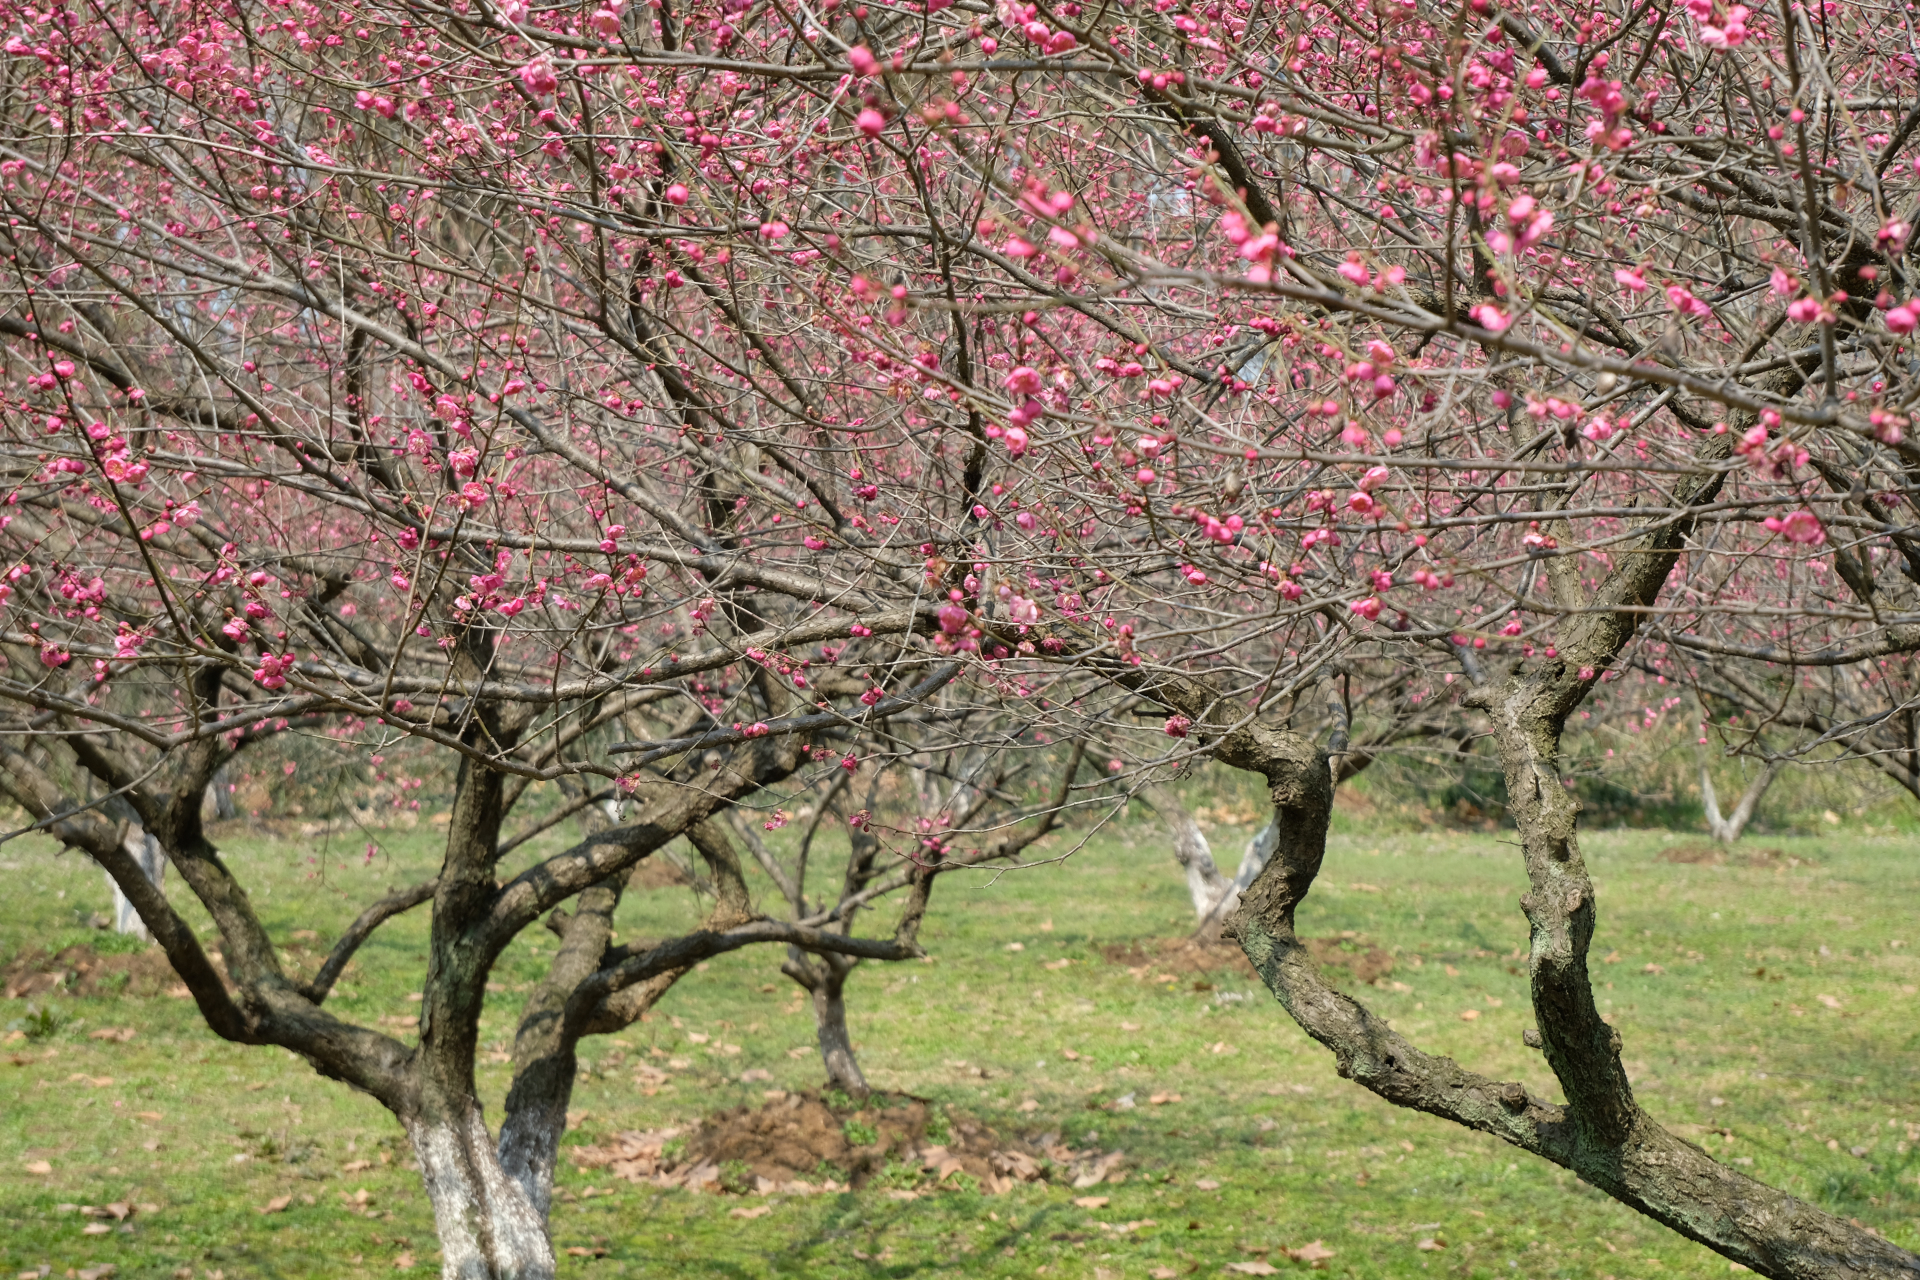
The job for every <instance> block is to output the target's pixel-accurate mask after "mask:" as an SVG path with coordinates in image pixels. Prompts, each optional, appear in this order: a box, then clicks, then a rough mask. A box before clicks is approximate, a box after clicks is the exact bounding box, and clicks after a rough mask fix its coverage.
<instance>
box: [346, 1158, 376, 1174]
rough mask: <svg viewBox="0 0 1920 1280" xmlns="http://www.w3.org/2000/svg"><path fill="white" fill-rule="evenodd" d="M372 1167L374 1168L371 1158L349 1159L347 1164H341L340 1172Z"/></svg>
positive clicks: (353, 1171)
mask: <svg viewBox="0 0 1920 1280" xmlns="http://www.w3.org/2000/svg"><path fill="white" fill-rule="evenodd" d="M371 1168H373V1161H371V1160H349V1161H347V1162H346V1163H345V1164H343V1165H341V1166H340V1172H342V1173H358V1172H360V1171H361V1170H362V1169H371Z"/></svg>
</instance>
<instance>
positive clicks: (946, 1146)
mask: <svg viewBox="0 0 1920 1280" xmlns="http://www.w3.org/2000/svg"><path fill="white" fill-rule="evenodd" d="M572 1157H573V1161H574V1163H575V1164H576V1165H578V1166H580V1167H581V1168H583V1169H605V1170H606V1171H607V1172H608V1173H609V1174H611V1175H612V1176H613V1177H616V1178H624V1179H626V1180H628V1181H631V1182H644V1183H648V1184H651V1185H654V1186H664V1187H685V1188H687V1189H689V1190H694V1191H711V1192H724V1193H731V1194H735V1195H751V1194H760V1195H767V1194H771V1193H773V1192H786V1193H795V1194H807V1193H813V1192H823V1191H844V1190H846V1189H848V1188H849V1187H856V1188H857V1187H865V1186H867V1185H869V1184H870V1183H874V1182H876V1181H878V1182H879V1183H880V1184H881V1185H883V1186H885V1187H886V1188H888V1189H889V1190H891V1191H893V1192H895V1193H896V1194H899V1195H902V1196H909V1195H920V1194H926V1193H928V1192H930V1191H934V1190H942V1189H947V1188H950V1187H955V1186H970V1187H973V1188H976V1189H978V1190H980V1191H983V1192H987V1193H990V1194H997V1193H999V1192H1002V1191H1005V1190H1007V1189H1008V1188H1010V1187H1012V1186H1014V1185H1015V1184H1016V1183H1020V1182H1036V1181H1040V1180H1042V1179H1052V1180H1054V1181H1065V1182H1070V1183H1071V1184H1072V1185H1074V1186H1076V1187H1090V1186H1094V1185H1096V1184H1098V1183H1100V1182H1102V1181H1106V1182H1121V1181H1124V1180H1125V1179H1126V1173H1125V1171H1124V1170H1122V1168H1121V1165H1122V1164H1124V1162H1125V1157H1124V1156H1123V1155H1122V1154H1121V1153H1119V1152H1117V1151H1116V1152H1107V1153H1104V1154H1103V1153H1100V1152H1097V1151H1074V1150H1072V1149H1070V1148H1068V1147H1066V1146H1064V1145H1062V1144H1060V1143H1059V1142H1058V1141H1057V1138H1056V1137H1055V1136H1054V1135H1046V1136H1044V1137H1042V1138H1040V1139H1039V1140H1037V1141H1027V1140H1024V1139H1020V1138H1015V1137H1012V1136H1009V1135H1003V1134H1000V1133H998V1132H996V1131H995V1130H994V1129H992V1128H990V1127H988V1126H987V1125H985V1124H982V1123H981V1122H979V1121H977V1120H974V1119H972V1118H970V1117H966V1116H960V1115H952V1114H949V1113H947V1112H945V1111H943V1110H941V1109H939V1108H937V1107H936V1106H935V1105H934V1104H933V1103H932V1102H930V1101H928V1100H927V1099H925V1098H917V1097H914V1096H913V1095H911V1094H904V1093H875V1094H873V1095H872V1096H871V1097H869V1098H868V1099H867V1100H866V1101H865V1102H864V1103H856V1102H854V1101H853V1100H851V1099H849V1098H847V1097H846V1096H845V1095H842V1094H832V1093H829V1094H821V1093H818V1092H814V1091H811V1090H809V1091H807V1092H803V1093H785V1092H781V1091H779V1090H774V1091H771V1092H769V1093H768V1094H767V1098H766V1102H765V1103H764V1104H763V1105H761V1106H747V1107H737V1108H734V1109H732V1110H729V1111H720V1112H715V1113H714V1114H712V1115H709V1116H707V1117H705V1118H704V1119H702V1120H700V1121H699V1122H698V1123H696V1124H692V1125H686V1126H677V1127H673V1128H667V1129H657V1130H653V1131H651V1132H647V1133H621V1134H616V1135H615V1136H614V1137H612V1138H611V1139H609V1140H608V1141H606V1142H604V1143H599V1144H596V1145H591V1146H582V1147H577V1148H574V1150H573V1151H572ZM962 1179H964V1181H962Z"/></svg>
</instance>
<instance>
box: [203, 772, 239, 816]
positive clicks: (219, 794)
mask: <svg viewBox="0 0 1920 1280" xmlns="http://www.w3.org/2000/svg"><path fill="white" fill-rule="evenodd" d="M237 812H238V811H237V810H235V809H234V807H233V785H232V784H231V783H229V782H228V781H227V766H225V765H221V766H220V767H219V768H218V769H215V770H214V771H213V778H212V780H211V781H209V782H208V784H207V790H206V794H205V796H204V798H203V799H202V801H201V804H200V817H201V820H202V821H209V820H214V821H220V822H225V821H227V820H228V819H230V818H232V817H235V816H236V814H237Z"/></svg>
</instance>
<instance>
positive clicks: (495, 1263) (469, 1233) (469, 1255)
mask: <svg viewBox="0 0 1920 1280" xmlns="http://www.w3.org/2000/svg"><path fill="white" fill-rule="evenodd" d="M446 1101H447V1104H448V1105H447V1106H446V1107H445V1108H444V1109H443V1108H431V1109H429V1110H426V1111H424V1112H422V1113H421V1114H416V1115H407V1116H402V1117H401V1123H402V1124H404V1125H405V1126H406V1130H407V1137H408V1138H409V1139H410V1140H411V1141H412V1143H413V1150H414V1154H415V1155H416V1156H418V1157H419V1160H420V1177H421V1181H422V1182H423V1183H424V1184H425V1186H426V1191H427V1199H428V1201H429V1202H430V1203H431V1204H432V1205H433V1221H434V1228H435V1230H436V1232H437V1233H438V1235H439V1237H440V1256H441V1264H440V1274H441V1275H442V1276H443V1277H445V1278H446V1280H550V1277H552V1275H553V1274H554V1257H553V1245H552V1243H551V1242H550V1241H549V1240H548V1239H547V1228H546V1215H545V1214H544V1213H543V1212H541V1211H540V1210H539V1209H537V1208H536V1207H535V1205H534V1204H533V1202H532V1201H531V1200H530V1199H529V1198H528V1196H527V1193H526V1189H525V1188H524V1187H523V1186H522V1185H521V1183H519V1182H518V1181H516V1180H514V1179H513V1178H511V1177H509V1176H508V1175H507V1172H506V1170H505V1168H504V1167H503V1166H502V1164H501V1162H500V1160H499V1158H498V1157H497V1155H496V1154H495V1151H494V1143H493V1138H492V1136H491V1135H490V1134H489V1133H488V1132H487V1124H486V1120H485V1119H484V1118H483V1117H482V1116H481V1114H480V1107H479V1104H478V1103H476V1102H474V1101H473V1100H472V1099H471V1098H470V1097H458V1098H452V1099H447V1100H446Z"/></svg>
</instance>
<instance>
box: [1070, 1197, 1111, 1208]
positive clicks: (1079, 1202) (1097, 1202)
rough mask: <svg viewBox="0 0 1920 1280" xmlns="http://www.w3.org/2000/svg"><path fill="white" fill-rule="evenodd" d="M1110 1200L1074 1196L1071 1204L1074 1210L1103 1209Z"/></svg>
mask: <svg viewBox="0 0 1920 1280" xmlns="http://www.w3.org/2000/svg"><path fill="white" fill-rule="evenodd" d="M1110 1198H1111V1197H1108V1196H1075V1197H1074V1198H1073V1203H1074V1205H1075V1207H1076V1208H1081V1209H1104V1208H1106V1207H1107V1201H1108V1200H1109V1199H1110Z"/></svg>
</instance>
